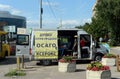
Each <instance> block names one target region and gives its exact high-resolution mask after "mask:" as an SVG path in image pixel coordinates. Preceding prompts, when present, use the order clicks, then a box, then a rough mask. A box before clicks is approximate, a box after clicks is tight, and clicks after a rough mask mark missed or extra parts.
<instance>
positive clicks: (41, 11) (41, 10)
mask: <svg viewBox="0 0 120 79" xmlns="http://www.w3.org/2000/svg"><path fill="white" fill-rule="evenodd" d="M42 14H43V8H42V0H40V28H42Z"/></svg>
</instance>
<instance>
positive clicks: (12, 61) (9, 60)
mask: <svg viewBox="0 0 120 79" xmlns="http://www.w3.org/2000/svg"><path fill="white" fill-rule="evenodd" d="M16 61H17V58H16V57H15V56H9V57H6V58H5V59H0V65H9V64H16V63H17V62H16ZM20 62H21V59H20ZM24 62H29V58H25V59H24Z"/></svg>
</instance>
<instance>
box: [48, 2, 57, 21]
mask: <svg viewBox="0 0 120 79" xmlns="http://www.w3.org/2000/svg"><path fill="white" fill-rule="evenodd" d="M47 2H48V4H49V8H50V10H51V12H52V14H53V16H54V17H55V19H56V20H57V17H56V15H55V13H54V11H53V9H52V6H51V4H50V1H49V0H47Z"/></svg>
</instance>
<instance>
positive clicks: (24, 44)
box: [16, 34, 30, 56]
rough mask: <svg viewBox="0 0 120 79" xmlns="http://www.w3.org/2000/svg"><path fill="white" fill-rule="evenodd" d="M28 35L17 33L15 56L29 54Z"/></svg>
mask: <svg viewBox="0 0 120 79" xmlns="http://www.w3.org/2000/svg"><path fill="white" fill-rule="evenodd" d="M29 48H30V47H29V35H27V34H17V41H16V56H19V55H20V56H21V55H24V56H29Z"/></svg>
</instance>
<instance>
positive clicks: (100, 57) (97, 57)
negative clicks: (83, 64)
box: [94, 55, 102, 61]
mask: <svg viewBox="0 0 120 79" xmlns="http://www.w3.org/2000/svg"><path fill="white" fill-rule="evenodd" d="M94 60H95V61H101V60H102V55H96V56H95V58H94Z"/></svg>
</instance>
